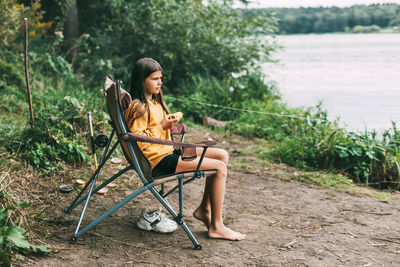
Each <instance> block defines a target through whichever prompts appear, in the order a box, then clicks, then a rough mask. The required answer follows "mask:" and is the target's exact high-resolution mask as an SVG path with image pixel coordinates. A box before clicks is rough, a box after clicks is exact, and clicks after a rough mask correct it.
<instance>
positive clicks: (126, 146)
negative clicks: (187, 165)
mask: <svg viewBox="0 0 400 267" xmlns="http://www.w3.org/2000/svg"><path fill="white" fill-rule="evenodd" d="M102 92H103V95H104V96H105V98H106V103H107V108H108V111H109V114H110V118H111V120H110V124H111V126H112V132H111V134H110V136H109V138H108V141H107V145H106V147H105V149H104V152H103V154H102V157H101V160H100V163H99V166H98V168H97V169H96V171H95V172H94V174H93V175H92V176H91V178H90V179H89V180H88V182H87V183H86V184H85V186H84V187H83V188H82V190H81V191H80V192H79V193H78V195H77V196H76V198H75V199H74V201H73V202H72V203H71V205H70V206H69V207H67V208H66V209H65V210H64V211H65V212H66V213H71V211H72V209H73V208H75V207H76V206H78V205H79V204H80V203H82V202H83V201H85V203H84V206H83V208H82V212H81V215H80V217H79V220H78V223H77V226H76V229H75V232H74V234H73V235H72V236H71V242H75V241H76V240H77V238H78V237H79V236H81V235H82V234H84V233H85V232H87V231H88V230H90V229H92V228H93V227H94V226H96V225H97V224H98V223H100V222H101V221H103V220H104V219H105V218H107V217H108V216H110V215H111V214H112V213H114V212H115V211H116V210H118V209H119V208H121V207H122V206H124V205H125V204H127V203H128V202H129V201H131V200H132V199H133V198H135V197H136V196H138V195H140V194H141V193H143V192H145V191H147V190H150V192H151V193H152V194H153V195H154V197H155V198H156V199H157V200H158V201H159V202H160V203H161V204H162V205H163V206H164V207H165V208H166V210H167V211H168V212H169V213H170V214H171V215H172V217H173V218H174V220H175V221H176V222H177V223H178V225H180V226H181V227H182V228H183V230H184V231H185V232H186V234H187V235H188V237H189V239H190V240H191V241H192V243H193V245H194V247H195V249H201V245H200V244H199V242H198V241H197V240H196V238H195V237H194V235H193V234H192V232H191V231H190V229H189V228H188V227H187V225H186V223H185V222H184V220H183V209H184V207H183V186H184V184H187V183H189V182H191V181H193V180H195V179H198V178H201V177H204V176H206V175H212V174H215V173H216V169H211V170H200V166H201V163H202V161H203V158H204V156H205V153H206V151H207V148H208V147H210V146H213V145H215V144H216V142H214V141H206V142H202V143H196V144H188V143H183V140H184V136H185V134H186V133H187V127H186V126H185V125H183V124H181V125H178V126H179V127H175V128H173V129H172V133H173V134H177V133H179V134H182V139H181V142H174V141H169V140H162V139H157V138H151V137H147V136H143V135H138V134H134V133H131V132H129V129H128V127H127V124H126V121H125V116H124V111H125V110H126V109H127V108H128V107H129V104H130V103H131V101H132V100H131V97H130V95H129V94H128V93H127V92H126V91H125V90H123V89H122V88H120V84H119V82H118V81H116V82H113V81H112V79H111V78H110V76H109V77H107V79H106V83H105V85H104V90H102ZM114 135H116V137H117V138H116V140H115V141H114V144H113V145H112V146H111V143H112V141H113V137H114ZM137 142H150V143H157V144H164V145H172V146H175V147H176V146H179V147H181V148H183V153H182V159H183V160H185V158H196V156H195V154H193V153H195V148H196V147H203V148H204V149H203V152H202V155H201V157H200V160H199V163H198V165H197V167H196V169H195V170H193V171H189V172H182V173H175V174H171V175H166V176H161V177H152V176H151V167H150V163H149V161H148V160H147V158H146V157H144V156H143V154H142V152H141V150H140V148H139V146H138V145H137ZM118 145H121V148H122V151H123V153H124V155H125V158H126V160H127V161H128V163H129V165H128V166H126V167H125V168H124V169H122V170H120V171H118V172H117V173H115V174H114V175H113V176H111V177H110V178H108V179H106V180H105V181H104V182H103V183H102V184H100V185H99V186H97V187H95V183H96V180H97V179H98V177H99V174H100V171H101V169H102V168H103V167H104V165H105V164H106V162H107V160H108V159H109V158H110V156H111V154H112V153H113V152H114V150H115V149H116V148H117V146H118ZM110 147H111V149H110ZM193 156H194V157H193ZM129 170H135V171H136V172H137V174H138V175H139V178H140V180H141V181H142V183H143V186H142V187H141V188H139V189H138V190H136V191H135V192H133V193H132V194H130V195H129V196H128V197H126V198H125V199H123V200H121V201H120V202H119V203H118V204H116V205H115V206H114V207H112V208H111V209H109V210H108V211H106V212H104V213H103V214H102V215H100V216H99V217H98V218H96V219H95V220H93V221H91V222H90V223H89V224H88V225H86V226H85V227H83V228H82V229H81V223H82V220H83V217H84V215H85V212H86V209H87V207H88V204H89V201H90V198H91V197H92V195H93V194H95V193H96V192H97V191H99V190H100V189H101V188H103V187H105V186H106V185H108V184H109V183H111V182H112V181H114V180H115V179H117V178H118V177H120V176H121V175H122V174H124V173H126V172H127V171H129ZM173 181H175V182H176V183H177V184H176V185H175V186H174V187H173V188H172V189H170V190H169V191H168V192H164V183H167V182H173ZM159 185H161V189H160V190H158V189H157V188H156V186H159ZM88 188H89V191H88V193H86V195H84V196H82V195H83V194H84V193H85V191H86V190H87V189H88ZM176 189H178V193H179V194H178V200H179V201H178V204H179V212H178V214H177V213H176V212H175V211H174V210H173V208H172V207H171V205H170V204H169V203H168V202H167V200H166V197H167V196H168V195H170V194H171V193H172V192H173V191H175V190H176Z"/></svg>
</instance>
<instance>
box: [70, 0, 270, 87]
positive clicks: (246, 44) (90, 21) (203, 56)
mask: <svg viewBox="0 0 400 267" xmlns="http://www.w3.org/2000/svg"><path fill="white" fill-rule="evenodd" d="M231 4H232V1H216V0H212V1H207V4H203V3H202V2H201V1H197V0H188V1H184V2H183V1H179V0H155V1H138V0H135V1H128V0H122V1H115V0H107V1H103V2H102V5H98V4H97V3H94V2H91V1H81V2H80V3H78V7H79V10H80V12H81V13H80V18H81V21H80V25H81V32H84V33H86V34H88V39H87V40H86V41H85V43H84V45H83V46H82V47H83V49H82V50H80V51H79V52H78V54H77V57H76V60H75V63H76V64H75V67H76V68H77V69H80V70H82V72H83V73H84V74H85V75H86V76H87V77H88V78H89V79H90V81H92V82H95V83H96V82H98V81H99V80H102V79H103V77H105V75H107V74H108V73H113V74H114V75H115V76H116V77H117V78H119V79H121V80H124V81H129V76H130V73H129V67H130V66H132V65H133V64H134V63H135V61H136V60H137V59H139V58H141V57H153V58H155V59H156V60H158V61H159V62H160V63H161V65H162V66H163V68H164V69H165V74H166V84H167V87H168V88H169V92H171V93H174V94H175V93H183V92H181V91H180V92H178V88H179V89H183V88H182V87H177V85H178V84H181V83H185V82H188V81H190V79H191V77H192V76H193V75H197V74H200V75H205V74H207V73H208V74H209V75H211V76H215V77H217V78H219V79H223V78H226V77H228V76H229V75H230V74H231V73H232V72H240V71H243V70H246V69H250V68H251V67H252V66H254V64H256V63H258V62H259V61H260V60H263V61H265V60H266V59H267V58H268V56H269V53H270V52H271V51H272V50H273V49H274V46H273V45H272V44H270V41H269V40H268V39H267V38H258V37H257V36H254V35H251V33H252V32H253V31H254V28H255V27H258V28H263V29H264V31H267V32H273V30H274V29H275V20H274V19H273V17H272V16H264V17H257V18H256V17H244V16H243V15H242V13H241V12H240V11H238V10H236V9H234V8H232V7H231ZM93 13H95V14H98V16H96V17H93V16H92V14H93Z"/></svg>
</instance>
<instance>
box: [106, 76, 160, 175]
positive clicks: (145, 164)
mask: <svg viewBox="0 0 400 267" xmlns="http://www.w3.org/2000/svg"><path fill="white" fill-rule="evenodd" d="M102 92H103V95H104V97H105V98H106V104H107V108H108V112H109V114H110V118H111V121H112V123H113V127H114V129H115V131H116V133H117V135H118V136H121V135H123V134H127V133H128V132H130V131H129V128H128V125H127V123H126V120H125V116H124V114H125V110H126V109H127V108H128V107H129V105H130V104H131V102H132V98H131V96H130V95H129V93H128V92H127V91H125V90H124V89H122V88H120V85H119V82H118V81H116V82H114V81H113V80H112V79H111V77H110V76H109V77H107V78H106V82H105V83H104V90H103V91H102ZM121 148H122V151H123V153H124V155H125V158H126V160H127V161H128V162H129V164H131V165H132V166H133V167H135V169H136V171H137V172H138V174H139V176H140V174H141V173H142V174H143V176H144V178H145V179H146V180H147V181H150V180H152V178H151V165H150V162H149V161H148V160H147V158H146V157H145V156H144V155H143V153H142V151H141V150H140V148H139V146H138V145H137V142H134V141H126V142H121ZM135 162H137V164H138V165H139V167H140V170H138V168H137V167H136V164H135ZM141 179H142V177H141Z"/></svg>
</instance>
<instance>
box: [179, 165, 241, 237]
mask: <svg viewBox="0 0 400 267" xmlns="http://www.w3.org/2000/svg"><path fill="white" fill-rule="evenodd" d="M198 162H199V158H197V159H195V160H193V161H182V160H181V159H179V161H178V165H177V167H176V172H183V171H190V170H193V169H195V168H196V166H197V164H198ZM201 169H217V173H216V174H215V175H213V176H209V177H207V181H206V188H205V192H204V196H203V200H202V203H201V204H200V206H199V208H197V209H196V210H197V211H198V213H197V214H201V217H196V218H198V219H200V220H201V221H203V222H204V223H205V224H206V225H207V226H208V236H209V237H210V238H222V239H229V240H243V239H244V238H245V235H243V234H241V233H238V232H235V231H233V230H231V229H229V228H227V227H226V226H225V225H224V224H223V221H222V210H223V203H224V195H225V182H226V176H227V168H226V164H225V163H224V162H223V161H221V160H216V159H212V158H204V160H203V163H202V166H201ZM208 206H209V208H208ZM195 213H196V212H195Z"/></svg>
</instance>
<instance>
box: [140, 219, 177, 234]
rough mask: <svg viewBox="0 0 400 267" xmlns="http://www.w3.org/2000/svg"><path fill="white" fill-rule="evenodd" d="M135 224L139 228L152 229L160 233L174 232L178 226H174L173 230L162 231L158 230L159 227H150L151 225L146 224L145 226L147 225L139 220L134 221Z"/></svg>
mask: <svg viewBox="0 0 400 267" xmlns="http://www.w3.org/2000/svg"><path fill="white" fill-rule="evenodd" d="M136 225H137V227H138V228H139V229H142V230H145V231H154V232H157V233H162V234H167V233H172V232H175V231H176V230H177V229H178V227H176V228H175V229H173V230H169V231H168V230H166V231H162V230H160V229H157V228H153V227H151V225H148V226H147V225H144V224H142V223H140V221H138V222H137V223H136Z"/></svg>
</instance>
